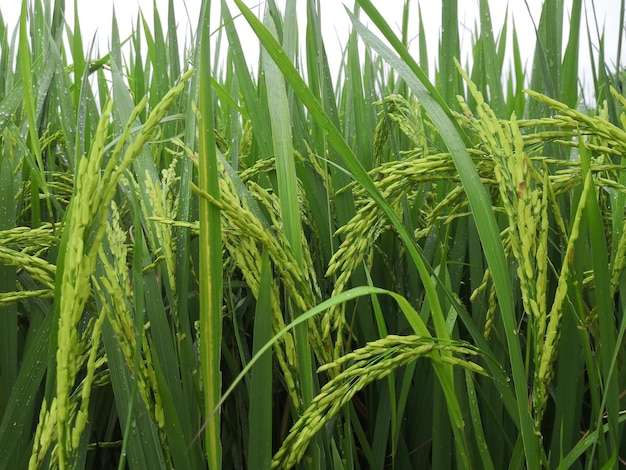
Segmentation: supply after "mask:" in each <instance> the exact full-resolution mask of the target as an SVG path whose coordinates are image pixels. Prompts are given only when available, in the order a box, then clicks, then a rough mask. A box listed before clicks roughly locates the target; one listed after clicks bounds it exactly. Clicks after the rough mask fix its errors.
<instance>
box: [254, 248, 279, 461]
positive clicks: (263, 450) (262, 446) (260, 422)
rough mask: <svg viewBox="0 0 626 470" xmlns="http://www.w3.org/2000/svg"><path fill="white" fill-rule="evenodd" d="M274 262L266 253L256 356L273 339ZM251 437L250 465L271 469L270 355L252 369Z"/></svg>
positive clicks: (256, 331) (255, 339) (262, 358)
mask: <svg viewBox="0 0 626 470" xmlns="http://www.w3.org/2000/svg"><path fill="white" fill-rule="evenodd" d="M271 276H272V271H271V261H270V258H269V254H268V251H267V250H263V258H262V261H261V282H260V285H259V296H258V299H257V305H256V313H255V315H254V337H253V338H254V339H253V348H252V351H253V354H256V353H257V352H258V351H259V350H260V349H261V347H262V346H263V345H264V344H266V343H267V342H268V341H269V340H270V339H271V337H272V318H271V315H272V308H271V296H272V289H271ZM248 416H249V418H248V419H249V422H250V435H249V436H248V440H249V442H248V464H249V466H250V465H254V466H256V467H258V468H269V467H270V462H271V460H272V429H273V428H272V355H271V352H270V351H268V352H267V353H266V354H265V355H263V356H262V357H261V358H260V359H259V363H258V364H257V365H256V366H255V367H254V368H253V369H252V377H251V378H250V412H249V414H248Z"/></svg>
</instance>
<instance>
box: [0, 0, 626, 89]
mask: <svg viewBox="0 0 626 470" xmlns="http://www.w3.org/2000/svg"><path fill="white" fill-rule="evenodd" d="M285 1H286V0H277V1H276V2H277V4H278V5H279V7H280V8H283V6H284V4H285ZM290 1H291V0H290ZM293 1H297V2H298V5H299V8H300V9H301V10H300V14H301V16H300V17H301V18H303V19H302V20H301V21H300V23H299V26H300V29H301V34H302V33H303V31H304V25H305V19H304V18H305V13H304V12H305V8H306V0H293ZM320 2H321V11H322V28H323V31H322V33H323V36H324V40H325V45H326V47H327V51H328V54H329V61H330V63H331V67H333V66H334V67H336V66H337V64H338V63H339V60H340V57H339V51H340V50H341V47H334V46H335V45H337V46H339V44H340V41H345V40H346V39H347V37H348V33H349V29H350V26H349V25H350V21H349V19H348V16H347V14H346V13H345V11H344V7H343V4H346V5H347V6H348V7H349V8H350V9H352V7H353V5H354V0H344V1H341V0H320ZM372 2H373V3H374V5H375V6H376V7H377V8H378V9H379V11H380V12H381V13H382V14H383V15H384V16H385V18H386V19H387V21H388V22H389V23H390V24H391V25H392V27H395V29H396V31H398V33H399V31H400V22H401V15H402V7H403V4H404V1H403V0H372ZM77 3H78V10H79V14H80V20H81V29H82V32H83V36H84V39H85V41H86V42H89V41H90V40H91V38H92V37H94V34H97V36H98V39H99V44H100V52H101V53H104V52H106V50H107V48H108V44H109V34H110V31H111V17H112V11H113V8H115V12H116V16H117V19H118V25H119V28H120V35H121V37H122V39H123V38H124V37H126V36H127V35H128V34H129V32H130V31H131V30H132V29H133V28H134V26H135V25H136V20H137V16H138V12H139V11H140V10H141V11H143V12H144V14H145V15H146V17H147V21H148V24H150V25H151V24H152V5H153V0H97V1H96V0H78V2H77ZM212 3H213V12H212V17H213V18H215V21H216V22H215V27H217V26H218V24H217V20H218V19H219V18H220V16H219V5H220V3H221V2H220V1H219V0H213V1H212ZM228 3H229V5H230V11H231V14H232V15H233V16H235V15H236V14H237V12H238V9H237V7H236V6H235V5H234V3H233V2H232V0H228ZM245 3H246V4H247V5H250V6H251V7H252V6H255V5H259V6H258V7H257V8H256V10H257V11H259V12H261V11H262V7H263V5H264V1H263V0H245ZM418 3H419V5H420V8H421V9H422V17H423V20H424V24H425V28H426V35H427V43H428V45H429V49H430V50H433V51H434V50H435V47H436V45H437V41H438V37H439V34H440V28H441V0H413V2H412V3H411V13H410V15H411V16H410V21H413V22H415V27H414V28H412V30H413V31H414V32H415V33H414V34H415V35H417V32H418V27H417V4H418ZM583 3H584V9H585V10H586V11H588V12H589V14H590V15H592V7H593V6H595V10H596V14H597V20H598V24H599V27H600V30H602V27H603V26H604V28H605V33H606V40H605V47H606V53H607V61H608V62H609V64H611V65H612V64H615V62H616V55H617V35H618V32H619V31H620V28H619V27H618V22H619V7H620V0H594V1H591V0H583ZM20 4H21V1H20V0H0V11H1V12H2V15H3V16H4V20H5V22H6V23H8V24H9V26H10V27H11V26H13V25H16V24H17V22H18V17H19V10H20ZM156 4H157V8H158V9H159V12H160V16H161V21H162V22H163V23H164V26H165V25H166V22H167V5H168V0H156ZM489 4H490V7H491V14H492V25H493V27H494V30H495V31H494V32H495V34H496V37H497V36H498V34H499V32H500V31H499V28H500V26H501V25H502V24H503V22H504V15H505V12H506V9H507V7H508V10H509V15H511V17H512V18H513V20H514V22H515V25H516V28H517V31H518V35H519V39H520V47H521V49H522V51H521V52H522V57H523V60H527V58H528V57H529V56H532V53H533V50H534V46H535V37H534V29H533V26H532V22H531V19H530V16H529V13H528V10H527V9H526V5H525V2H524V1H523V0H511V1H509V2H507V1H505V0H489ZM528 4H529V6H530V10H531V13H532V14H533V16H534V18H535V21H536V22H537V23H538V21H539V14H540V12H541V4H542V1H541V0H528ZM174 5H175V8H176V10H177V14H176V18H177V21H178V24H179V31H180V33H179V41H180V42H181V43H182V44H181V46H183V45H184V44H185V43H187V44H188V43H189V34H190V31H191V30H192V29H194V30H195V27H196V23H197V21H198V17H199V11H200V5H201V0H174ZM565 5H566V13H565V16H566V18H565V19H564V24H565V25H567V24H568V18H567V17H568V15H569V11H570V8H571V0H565ZM73 6H74V1H73V0H66V14H67V18H73V15H74V12H73ZM477 16H478V0H460V1H459V21H460V23H461V26H460V31H461V45H462V51H463V52H462V53H463V54H464V57H462V58H461V62H462V63H465V59H466V58H467V56H468V52H469V46H470V42H471V30H472V29H473V27H474V25H475V23H476V20H477ZM190 21H191V23H192V27H191V28H190ZM366 24H367V22H366ZM585 24H586V23H585V18H583V22H582V33H583V34H582V35H581V42H582V43H583V46H584V47H583V52H582V54H581V55H582V56H583V57H581V69H582V70H581V72H582V78H583V79H584V80H585V81H588V82H589V81H591V72H590V65H589V64H590V62H589V58H588V52H587V49H586V43H587V37H586V26H585ZM236 25H237V29H238V32H239V34H240V37H241V39H242V43H243V44H245V45H248V44H249V45H250V47H247V48H246V49H247V50H246V52H248V49H249V51H250V60H251V61H255V60H256V57H258V46H257V45H256V40H255V38H254V35H253V33H252V32H251V31H250V30H249V28H248V26H247V23H246V22H245V20H244V19H243V18H239V19H237V20H236ZM511 29H512V28H511V27H509V31H511ZM592 31H595V29H592ZM622 31H623V30H622ZM183 37H185V39H184V40H183ZM413 39H414V41H413V42H414V45H415V49H416V48H417V37H414V38H413ZM565 43H566V38H565V40H564V45H565ZM624 49H626V44H624ZM333 52H334V53H335V54H333ZM415 52H416V51H415ZM430 55H431V59H434V58H435V56H436V54H435V53H432V54H430ZM625 57H626V54H625V53H622V65H624V64H625V63H626V60H624V58H625ZM527 67H528V68H530V64H527Z"/></svg>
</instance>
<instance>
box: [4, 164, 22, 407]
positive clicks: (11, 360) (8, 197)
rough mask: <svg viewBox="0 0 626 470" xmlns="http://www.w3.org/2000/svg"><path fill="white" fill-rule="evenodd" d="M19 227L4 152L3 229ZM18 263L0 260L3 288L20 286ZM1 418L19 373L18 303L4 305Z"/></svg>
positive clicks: (11, 289)
mask: <svg viewBox="0 0 626 470" xmlns="http://www.w3.org/2000/svg"><path fill="white" fill-rule="evenodd" d="M13 227H15V191H14V188H13V166H12V165H11V161H10V160H9V155H7V154H5V155H1V154H0V230H10V229H12V228H13ZM16 274H17V271H16V267H15V266H10V265H3V264H0V292H2V293H4V292H15V291H16V290H17V282H16V279H17V278H16ZM0 332H1V333H0V371H2V375H1V376H0V419H1V418H2V417H3V415H4V411H5V410H6V407H7V405H8V402H9V397H10V395H11V390H12V389H13V386H14V384H15V380H16V379H17V375H18V370H19V369H18V364H17V363H18V345H17V340H18V329H17V303H11V304H10V305H6V306H4V307H0Z"/></svg>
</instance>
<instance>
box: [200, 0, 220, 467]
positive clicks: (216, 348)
mask: <svg viewBox="0 0 626 470" xmlns="http://www.w3.org/2000/svg"><path fill="white" fill-rule="evenodd" d="M210 12H211V1H210V0H205V1H203V2H202V9H201V13H200V18H201V22H200V25H199V28H200V30H199V31H198V34H199V35H200V37H201V39H200V63H199V64H198V65H199V67H198V69H197V73H198V81H199V98H198V103H199V116H198V136H199V140H198V143H199V148H198V181H199V182H198V187H199V188H200V189H201V190H202V191H205V192H206V193H208V194H209V195H210V196H212V197H213V198H214V199H215V200H217V201H219V200H220V191H219V183H218V177H219V176H218V175H219V167H218V161H217V153H216V148H215V131H214V124H213V93H212V88H211V63H210V59H211V44H210V16H211V15H210ZM199 209H200V210H199V214H200V338H201V347H200V363H201V369H202V378H203V381H204V407H205V413H207V415H205V417H207V419H209V422H208V425H207V428H206V431H205V435H204V442H205V452H206V455H207V458H208V461H209V468H211V469H214V470H217V469H219V468H221V466H222V443H221V441H220V415H219V413H218V414H217V416H214V417H213V418H212V419H211V418H208V413H209V412H210V411H211V410H213V409H214V408H215V406H216V405H217V403H218V402H219V398H220V394H221V391H222V385H221V384H222V378H221V371H220V370H221V369H220V363H221V360H220V358H221V353H220V350H221V344H222V233H221V222H220V210H219V208H218V207H216V206H215V205H213V204H209V202H208V201H206V200H205V199H204V198H201V199H200V208H199Z"/></svg>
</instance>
